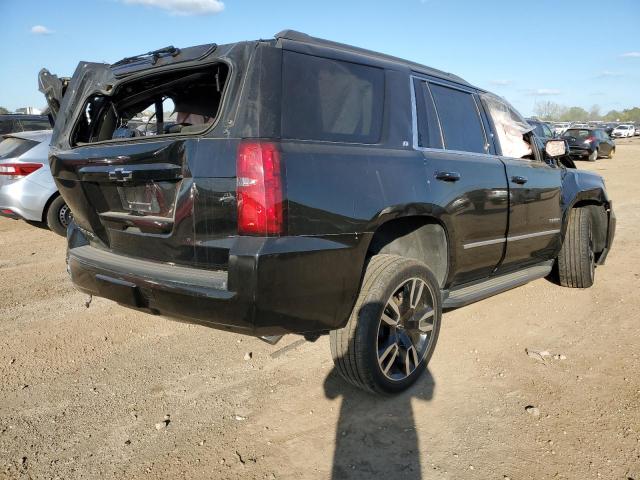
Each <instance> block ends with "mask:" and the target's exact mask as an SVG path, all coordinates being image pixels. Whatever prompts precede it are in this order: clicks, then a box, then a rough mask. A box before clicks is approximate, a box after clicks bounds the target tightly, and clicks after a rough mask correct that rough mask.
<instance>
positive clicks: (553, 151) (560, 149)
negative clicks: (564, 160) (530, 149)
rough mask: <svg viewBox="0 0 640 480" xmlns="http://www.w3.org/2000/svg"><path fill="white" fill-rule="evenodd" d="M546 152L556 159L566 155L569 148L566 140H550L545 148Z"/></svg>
mask: <svg viewBox="0 0 640 480" xmlns="http://www.w3.org/2000/svg"><path fill="white" fill-rule="evenodd" d="M544 151H545V153H546V154H547V155H549V156H550V157H551V158H555V157H561V156H562V155H564V154H566V153H567V148H566V144H565V143H564V140H549V141H548V142H547V144H546V145H545V147H544Z"/></svg>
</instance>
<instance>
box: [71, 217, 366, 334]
mask: <svg viewBox="0 0 640 480" xmlns="http://www.w3.org/2000/svg"><path fill="white" fill-rule="evenodd" d="M68 239H69V249H68V257H67V264H68V270H69V274H70V275H71V279H72V281H73V283H74V284H75V285H76V287H77V288H78V289H79V290H81V291H82V292H85V293H87V294H91V295H95V296H99V297H104V298H108V299H111V300H113V301H116V302H118V303H120V304H122V305H125V306H128V307H131V308H135V309H138V310H142V311H146V312H149V313H155V314H161V315H166V316H169V317H172V318H176V319H180V320H184V321H187V322H191V323H197V324H201V325H206V326H209V327H213V328H218V329H224V330H230V331H234V332H237V333H243V334H247V335H255V336H262V335H280V334H284V333H311V332H313V333H318V332H326V331H328V330H332V329H335V328H340V327H342V326H343V325H344V324H345V323H346V321H347V319H348V317H349V314H350V312H351V309H352V307H353V304H354V303H355V298H356V295H357V292H358V289H359V286H360V275H361V272H362V267H363V264H364V260H365V254H366V245H368V242H366V241H365V240H364V238H363V236H362V235H360V236H359V237H357V236H354V235H344V236H343V235H338V236H335V235H332V236H331V238H322V237H280V238H251V237H238V238H236V239H235V244H234V246H233V248H232V249H231V251H230V258H229V268H228V271H212V270H204V269H199V268H190V267H182V266H175V265H169V264H164V263H159V262H153V261H147V260H140V259H133V258H129V257H124V256H122V255H117V254H114V253H111V252H108V251H106V250H102V249H99V248H96V247H92V246H90V245H89V244H88V242H87V240H86V238H85V237H84V236H83V235H82V233H81V232H80V231H79V230H78V229H77V228H75V226H73V225H72V226H71V227H70V231H69V233H68Z"/></svg>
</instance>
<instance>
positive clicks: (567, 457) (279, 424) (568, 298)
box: [0, 138, 640, 480]
mask: <svg viewBox="0 0 640 480" xmlns="http://www.w3.org/2000/svg"><path fill="white" fill-rule="evenodd" d="M639 166H640V139H638V138H636V139H633V140H620V141H618V152H617V154H616V157H615V158H614V159H613V160H600V161H598V162H597V163H595V164H593V163H586V162H580V163H579V168H584V169H589V170H596V171H598V172H600V173H601V174H603V175H604V177H605V179H606V182H607V188H608V189H609V192H610V195H611V197H612V198H613V199H614V206H615V210H616V214H617V217H618V232H617V237H616V242H615V245H614V249H613V251H612V253H611V255H610V256H609V259H608V261H607V265H606V266H604V267H600V268H598V270H597V276H596V284H595V286H594V287H593V288H591V289H588V290H572V289H564V288H561V287H559V286H557V285H555V284H553V283H551V282H550V281H548V280H546V279H543V280H538V281H535V282H533V283H530V284H528V285H526V286H524V287H521V288H518V289H515V290H511V291H509V292H507V293H504V294H501V295H498V296H496V297H493V298H490V299H488V300H485V301H482V302H480V303H476V304H474V305H471V306H468V307H465V308H461V309H458V310H455V311H452V312H449V313H447V314H445V316H444V321H443V325H442V330H441V333H440V340H439V344H438V347H437V349H436V352H435V355H434V357H433V359H432V362H431V364H430V368H429V372H428V374H427V375H425V377H424V379H423V380H421V381H419V382H418V384H417V385H416V386H415V387H414V388H412V389H411V390H410V391H409V392H407V393H406V394H404V395H401V396H399V397H394V398H387V399H381V398H375V397H371V396H369V395H366V394H364V393H361V392H359V391H357V390H355V389H353V388H350V387H349V386H347V385H346V384H345V383H343V382H342V381H341V380H340V379H339V378H338V377H337V376H336V374H335V372H334V369H333V364H332V362H331V358H330V354H329V344H328V339H327V338H326V337H323V338H321V339H320V340H318V341H317V342H315V343H308V342H304V341H303V340H302V339H301V338H300V337H295V336H290V337H285V338H284V339H283V340H282V341H281V342H280V343H279V344H278V345H276V346H275V347H272V346H269V345H267V344H265V343H263V342H261V341H259V340H257V339H253V338H249V337H241V336H238V335H234V334H230V333H225V332H219V331H215V330H211V329H207V328H205V327H200V326H193V325H188V324H184V323H178V322H174V321H171V320H167V319H164V318H159V317H153V316H149V315H145V314H141V313H137V312H133V311H130V310H127V309H125V308H122V307H120V306H118V305H116V304H114V303H112V302H109V301H106V300H103V299H94V301H93V303H92V304H91V306H90V308H88V309H87V308H85V306H84V296H83V295H81V294H79V293H77V292H76V291H75V290H74V289H73V287H72V285H71V284H70V282H69V281H68V279H67V275H66V273H65V265H64V249H65V242H64V240H63V239H62V238H60V237H57V236H56V235H54V234H52V233H51V232H49V231H47V230H44V229H42V228H37V227H34V226H32V225H29V224H27V223H25V222H17V221H13V220H8V219H0V291H1V292H2V294H1V295H0V379H1V382H0V478H11V479H14V478H16V479H23V478H25V479H26V478H37V479H40V478H60V479H75V478H107V479H129V478H151V479H154V478H166V479H177V478H189V479H199V478H215V479H217V478H220V479H254V478H255V479H265V478H266V479H269V478H276V479H301V478H311V479H326V478H333V479H342V478H367V479H372V478H385V479H396V478H398V479H401V478H408V479H417V478H423V479H432V478H434V479H435V478H437V479H461V478H464V479H467V478H469V479H504V478H511V479H544V478H554V479H556V478H563V479H590V478H594V479H595V478H603V479H622V480H628V479H634V480H640V381H639V376H638V371H639V370H640V348H639V346H640V322H639V321H640V295H638V291H639V287H640V197H639V196H638V194H637V191H638V185H640V173H639V171H640V170H639V168H638V167H639ZM527 351H528V352H529V353H527ZM536 352H538V353H536ZM547 352H548V355H547V354H546V353H547Z"/></svg>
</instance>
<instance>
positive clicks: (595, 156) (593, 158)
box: [587, 148, 598, 162]
mask: <svg viewBox="0 0 640 480" xmlns="http://www.w3.org/2000/svg"><path fill="white" fill-rule="evenodd" d="M587 158H588V159H589V161H590V162H595V161H596V160H597V159H598V149H597V148H596V149H595V150H594V151H593V152H591V153H590V154H589V156H588V157H587Z"/></svg>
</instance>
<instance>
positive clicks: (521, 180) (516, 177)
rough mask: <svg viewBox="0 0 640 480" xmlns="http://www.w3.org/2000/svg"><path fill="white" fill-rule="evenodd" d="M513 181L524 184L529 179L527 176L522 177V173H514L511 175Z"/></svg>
mask: <svg viewBox="0 0 640 480" xmlns="http://www.w3.org/2000/svg"><path fill="white" fill-rule="evenodd" d="M511 181H512V182H513V183H517V184H518V185H524V184H525V183H527V181H528V179H527V177H521V176H520V175H514V176H513V177H511Z"/></svg>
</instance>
